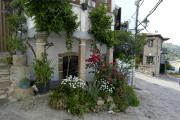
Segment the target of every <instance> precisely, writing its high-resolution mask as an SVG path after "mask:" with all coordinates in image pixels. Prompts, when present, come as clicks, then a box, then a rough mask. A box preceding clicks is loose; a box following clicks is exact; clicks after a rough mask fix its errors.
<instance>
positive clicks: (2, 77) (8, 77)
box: [0, 75, 10, 81]
mask: <svg viewBox="0 0 180 120" xmlns="http://www.w3.org/2000/svg"><path fill="white" fill-rule="evenodd" d="M3 80H10V75H0V81H3Z"/></svg>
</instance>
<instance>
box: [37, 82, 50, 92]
mask: <svg viewBox="0 0 180 120" xmlns="http://www.w3.org/2000/svg"><path fill="white" fill-rule="evenodd" d="M37 88H38V93H39V94H46V93H48V92H49V88H50V83H49V82H48V83H47V84H46V85H44V84H37Z"/></svg>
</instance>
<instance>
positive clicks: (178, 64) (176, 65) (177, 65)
mask: <svg viewBox="0 0 180 120" xmlns="http://www.w3.org/2000/svg"><path fill="white" fill-rule="evenodd" d="M169 63H170V65H171V66H172V67H173V68H175V69H174V72H177V73H180V60H174V61H169Z"/></svg>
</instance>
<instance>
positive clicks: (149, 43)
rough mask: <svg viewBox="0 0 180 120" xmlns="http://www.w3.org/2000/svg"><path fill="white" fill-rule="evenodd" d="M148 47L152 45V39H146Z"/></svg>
mask: <svg viewBox="0 0 180 120" xmlns="http://www.w3.org/2000/svg"><path fill="white" fill-rule="evenodd" d="M148 47H153V39H150V40H148Z"/></svg>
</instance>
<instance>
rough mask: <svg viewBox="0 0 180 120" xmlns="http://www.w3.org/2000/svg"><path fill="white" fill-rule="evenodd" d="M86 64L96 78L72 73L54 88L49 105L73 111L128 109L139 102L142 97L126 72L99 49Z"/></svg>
mask: <svg viewBox="0 0 180 120" xmlns="http://www.w3.org/2000/svg"><path fill="white" fill-rule="evenodd" d="M87 67H88V68H91V69H92V71H91V73H94V79H93V80H92V81H90V82H87V83H85V82H84V81H82V80H81V79H79V78H77V77H72V76H69V77H67V78H66V79H64V80H63V81H62V83H61V85H60V86H59V87H58V88H57V89H56V90H54V91H53V92H52V93H51V95H50V99H49V105H50V106H51V107H52V108H55V109H67V110H68V111H69V112H70V113H72V114H73V115H82V114H83V113H85V112H89V111H93V112H98V111H102V110H117V111H125V110H126V108H127V107H128V106H138V105H139V100H138V98H137V96H136V93H135V92H134V90H133V88H132V87H131V86H128V83H127V78H128V77H127V73H126V72H125V71H123V70H122V69H119V67H118V65H117V64H116V63H115V62H114V63H110V64H107V63H106V62H105V60H104V59H103V56H102V55H101V54H100V51H99V50H98V49H95V50H94V51H93V52H92V55H91V56H90V58H89V59H87Z"/></svg>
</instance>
